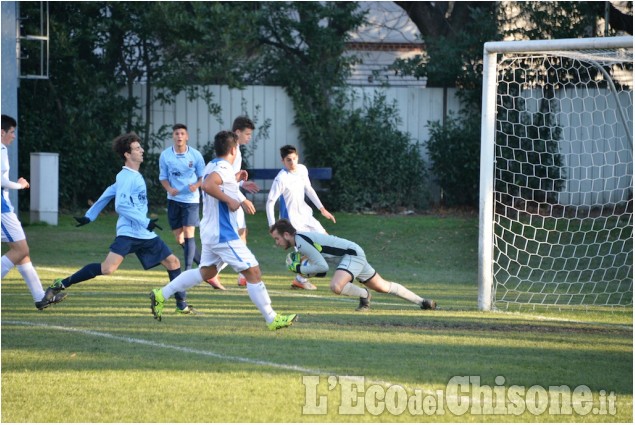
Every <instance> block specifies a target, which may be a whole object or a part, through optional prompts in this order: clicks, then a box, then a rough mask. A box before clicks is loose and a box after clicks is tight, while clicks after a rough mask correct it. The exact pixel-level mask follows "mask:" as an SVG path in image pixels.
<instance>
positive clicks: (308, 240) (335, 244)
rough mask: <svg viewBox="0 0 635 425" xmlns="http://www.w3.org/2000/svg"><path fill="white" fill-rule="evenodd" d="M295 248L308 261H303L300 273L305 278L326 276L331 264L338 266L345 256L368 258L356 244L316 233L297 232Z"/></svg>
mask: <svg viewBox="0 0 635 425" xmlns="http://www.w3.org/2000/svg"><path fill="white" fill-rule="evenodd" d="M295 247H296V249H297V250H298V251H299V252H300V253H301V254H302V255H303V256H306V257H307V260H308V261H303V262H302V265H301V266H300V273H302V274H303V275H305V276H316V275H317V276H320V275H321V276H324V274H325V273H326V272H328V270H329V264H330V265H333V266H336V267H337V265H338V264H339V263H340V261H341V260H342V258H343V257H344V256H345V255H354V256H357V257H363V258H364V259H365V258H366V254H365V253H364V250H363V249H362V248H361V247H360V246H359V245H357V244H356V243H355V242H352V241H349V240H347V239H342V238H338V237H337V236H333V235H325V234H322V233H315V232H297V233H296V234H295Z"/></svg>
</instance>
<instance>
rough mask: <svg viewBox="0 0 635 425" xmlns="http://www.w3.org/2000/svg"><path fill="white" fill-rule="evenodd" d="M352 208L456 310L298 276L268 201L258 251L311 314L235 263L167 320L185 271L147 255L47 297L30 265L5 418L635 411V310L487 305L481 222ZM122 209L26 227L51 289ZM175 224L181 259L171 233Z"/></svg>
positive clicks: (93, 257)
mask: <svg viewBox="0 0 635 425" xmlns="http://www.w3.org/2000/svg"><path fill="white" fill-rule="evenodd" d="M336 217H337V219H338V223H337V224H328V223H325V226H326V227H327V230H328V231H329V232H331V233H334V234H337V235H338V236H342V237H345V238H349V239H352V240H355V241H356V242H358V243H359V244H360V245H361V246H362V247H364V248H365V250H366V253H367V255H368V257H369V260H370V262H371V264H372V265H373V266H374V267H375V268H376V269H377V270H378V271H379V273H380V274H382V276H384V277H385V278H387V279H389V280H394V281H397V282H400V283H402V284H404V285H405V286H407V287H408V288H410V289H412V290H414V291H415V292H417V293H419V294H420V295H422V296H424V297H431V298H433V299H435V300H437V302H438V303H439V306H440V309H439V310H437V311H433V312H430V311H421V310H419V309H417V308H416V306H413V305H411V304H408V303H406V302H405V301H403V300H401V299H398V298H395V297H393V296H389V295H383V294H376V295H374V297H373V308H372V310H371V311H370V312H368V313H356V312H355V311H354V308H355V307H356V305H357V300H355V299H349V298H346V297H340V296H336V295H334V294H333V293H331V292H330V291H329V290H328V281H327V280H314V283H316V284H317V286H318V290H317V291H315V292H304V291H294V290H291V289H289V283H290V281H291V280H292V278H293V275H292V274H290V273H288V272H286V271H285V268H284V255H285V254H284V252H283V251H282V250H280V249H278V248H275V245H274V243H273V240H272V239H271V238H270V236H269V234H268V233H267V229H266V218H265V216H264V214H263V213H258V214H257V215H256V216H253V217H251V216H250V217H248V223H249V228H250V235H249V244H250V247H251V249H252V250H253V252H254V253H255V254H256V257H257V258H258V259H259V261H260V263H261V268H262V271H263V276H264V281H265V283H266V284H267V287H268V288H269V293H270V296H271V298H272V301H273V306H274V308H275V309H276V311H278V312H280V313H291V312H295V313H298V314H299V315H300V320H299V321H298V322H297V323H296V324H294V326H292V327H291V328H289V329H284V330H281V331H278V332H270V331H268V330H267V328H266V326H265V323H264V321H263V319H262V316H261V315H260V314H259V312H258V311H257V309H256V308H255V307H254V306H253V305H252V304H251V302H250V300H249V297H248V296H247V294H246V291H245V290H244V289H242V288H239V287H238V286H236V284H235V274H234V273H233V272H232V273H230V272H229V271H227V270H226V271H224V272H223V274H222V275H221V278H222V281H223V283H224V284H225V286H227V287H228V291H226V292H218V291H214V290H213V289H211V287H209V286H208V285H207V284H202V285H199V286H197V287H195V288H193V290H191V291H190V292H189V302H190V303H191V304H192V305H194V306H195V307H196V308H197V309H198V310H199V311H200V312H201V313H202V315H199V316H189V317H178V316H177V315H176V314H174V313H173V312H172V308H173V303H172V302H171V301H169V302H168V304H167V305H168V306H169V307H170V310H168V311H167V312H166V313H165V314H164V319H163V321H162V322H157V321H155V320H154V319H153V318H152V315H151V313H150V308H149V300H148V293H149V292H150V289H151V288H153V287H159V286H162V285H164V284H165V283H166V279H167V274H166V273H165V271H164V270H163V269H162V268H161V267H159V268H156V269H153V270H150V271H147V272H146V271H143V270H142V269H141V267H140V265H139V263H138V261H137V260H136V258H134V257H130V258H128V259H126V261H125V262H124V264H123V266H122V268H121V269H120V270H119V271H118V272H117V273H115V274H114V275H112V276H108V277H106V276H102V277H98V278H96V279H94V280H92V281H87V282H83V283H80V284H78V285H76V286H73V287H71V288H70V289H69V290H68V293H69V296H68V298H67V299H66V300H65V301H64V302H63V303H61V304H59V305H56V306H53V307H51V308H49V309H47V310H45V311H37V310H36V309H35V308H34V306H33V302H32V300H31V298H30V295H29V294H28V292H27V289H26V287H25V285H24V283H23V281H22V279H21V276H20V275H19V273H18V272H17V271H16V270H12V271H11V272H10V273H9V274H8V275H7V276H6V278H5V279H3V281H2V422H190V423H191V422H626V423H632V420H633V328H632V324H633V320H632V317H633V316H632V309H617V310H605V309H601V308H595V309H589V310H585V311H579V310H577V311H567V310H563V311H540V312H496V313H494V312H491V313H490V312H488V313H485V312H480V311H478V310H477V309H476V300H477V269H478V267H477V247H478V243H477V237H478V223H477V218H475V217H442V216H433V215H427V216H392V217H385V216H376V215H354V214H344V213H340V214H336ZM159 218H160V220H159V223H162V224H163V225H165V226H164V228H166V229H167V220H166V217H165V216H164V215H163V216H160V217H159ZM115 221H116V217H114V216H112V215H102V217H100V219H99V220H98V221H97V222H95V223H92V224H90V225H88V226H85V227H82V228H75V226H74V221H73V219H72V217H70V216H62V217H61V218H60V223H59V225H58V226H56V227H53V226H47V225H30V226H25V231H26V233H27V237H28V239H29V245H30V247H31V254H32V258H33V261H34V264H35V266H36V268H37V270H38V272H39V274H40V277H41V278H42V281H43V282H44V284H45V286H48V285H49V284H50V283H51V282H52V279H53V278H55V277H64V276H66V275H68V274H71V273H73V272H74V271H76V270H77V269H78V268H79V267H81V266H83V265H84V264H87V263H90V262H101V261H102V260H103V258H105V255H106V253H107V251H108V246H109V245H110V243H111V242H112V239H113V237H114V224H115ZM158 233H159V234H160V235H161V237H162V238H163V239H164V240H165V241H166V242H167V243H168V244H169V245H170V246H171V247H172V248H173V249H174V250H175V253H176V254H177V255H178V256H179V258H181V257H182V252H181V249H180V247H176V246H175V243H174V241H173V237H172V235H171V233H170V232H169V231H167V230H164V231H163V232H161V231H159V232H158ZM177 248H178V249H177ZM5 251H6V247H5V246H4V245H3V253H4V252H5ZM469 377H471V378H469ZM470 379H471V381H470ZM362 380H363V381H362ZM587 387H588V388H587ZM549 397H551V398H549ZM569 401H571V403H569ZM545 403H546V404H545ZM490 408H491V409H490ZM488 409H489V410H488Z"/></svg>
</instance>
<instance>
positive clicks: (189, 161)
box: [159, 146, 205, 204]
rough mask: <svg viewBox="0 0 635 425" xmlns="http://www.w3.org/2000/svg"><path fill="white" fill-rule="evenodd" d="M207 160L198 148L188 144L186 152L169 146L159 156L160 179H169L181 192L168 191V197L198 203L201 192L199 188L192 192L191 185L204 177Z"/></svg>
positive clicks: (187, 202)
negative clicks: (178, 151)
mask: <svg viewBox="0 0 635 425" xmlns="http://www.w3.org/2000/svg"><path fill="white" fill-rule="evenodd" d="M204 169H205V160H203V155H201V153H200V152H199V151H197V150H196V149H194V148H192V147H190V146H188V147H187V150H186V151H185V152H184V153H176V152H174V147H169V148H167V149H166V150H164V151H163V152H161V156H160V157H159V180H167V181H168V182H169V183H170V186H172V187H173V188H175V189H177V190H178V191H179V193H178V194H177V195H176V196H172V195H170V194H169V193H168V199H171V200H173V201H177V202H183V203H186V204H198V203H199V201H200V194H199V191H198V190H195V191H194V192H191V191H190V189H189V185H191V184H195V183H196V182H197V181H198V179H200V178H201V177H203V170H204Z"/></svg>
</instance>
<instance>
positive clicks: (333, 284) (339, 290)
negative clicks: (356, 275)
mask: <svg viewBox="0 0 635 425" xmlns="http://www.w3.org/2000/svg"><path fill="white" fill-rule="evenodd" d="M343 287H344V285H340V283H339V282H331V291H333V292H334V293H336V294H337V295H339V294H341V293H342V288H343Z"/></svg>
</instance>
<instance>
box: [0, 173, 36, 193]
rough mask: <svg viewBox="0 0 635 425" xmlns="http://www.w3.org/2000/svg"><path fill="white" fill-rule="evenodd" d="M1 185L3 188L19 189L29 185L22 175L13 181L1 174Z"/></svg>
mask: <svg viewBox="0 0 635 425" xmlns="http://www.w3.org/2000/svg"><path fill="white" fill-rule="evenodd" d="M1 185H2V187H3V188H5V189H13V190H20V189H27V188H28V187H29V182H28V181H26V179H24V178H23V177H20V178H19V179H18V181H17V182H13V181H11V180H9V178H8V177H6V176H4V175H3V176H2V182H1Z"/></svg>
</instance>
